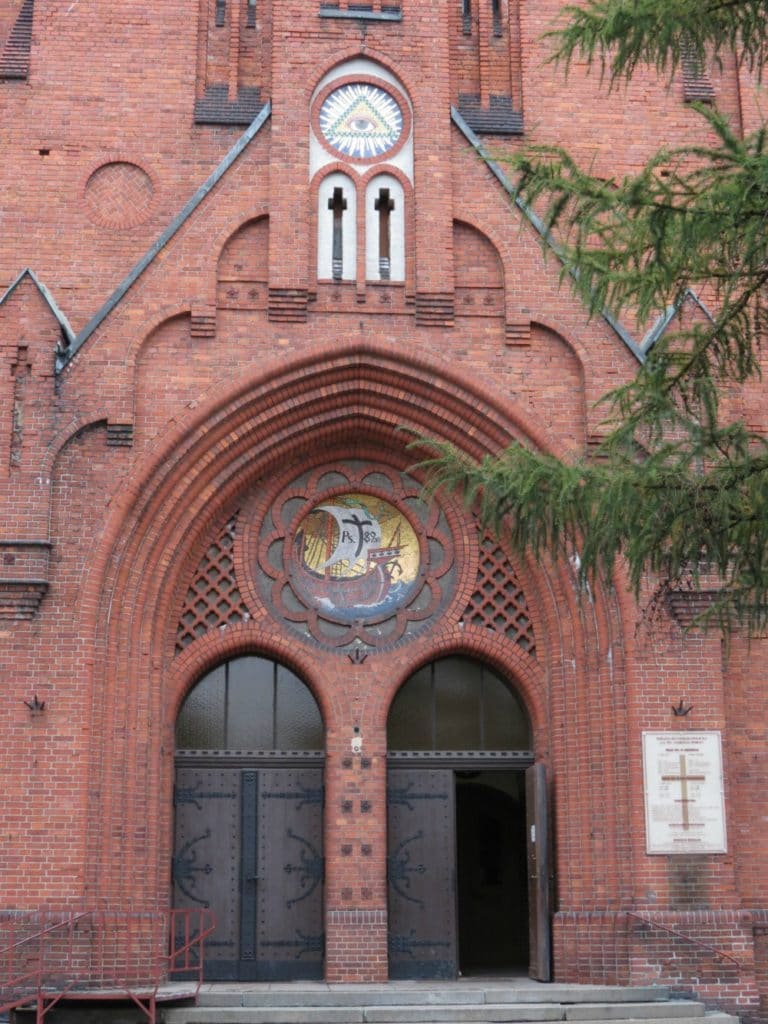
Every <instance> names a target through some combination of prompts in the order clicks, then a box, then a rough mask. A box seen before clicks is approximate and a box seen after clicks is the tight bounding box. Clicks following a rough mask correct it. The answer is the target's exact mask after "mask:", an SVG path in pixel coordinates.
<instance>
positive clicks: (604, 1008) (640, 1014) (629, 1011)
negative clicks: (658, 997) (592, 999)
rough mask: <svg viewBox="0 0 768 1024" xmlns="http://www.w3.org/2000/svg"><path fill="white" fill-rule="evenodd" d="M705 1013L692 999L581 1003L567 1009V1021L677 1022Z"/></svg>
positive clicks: (701, 1005)
mask: <svg viewBox="0 0 768 1024" xmlns="http://www.w3.org/2000/svg"><path fill="white" fill-rule="evenodd" d="M705 1012H706V1010H705V1008H704V1004H703V1003H696V1002H693V1001H692V1000H690V999H677V1000H671V999H670V1000H668V1001H667V1002H663V1003H658V1002H654V1003H581V1004H579V1005H578V1006H566V1007H565V1020H577V1021H596V1020H601V1021H606V1020H626V1019H627V1017H628V1016H631V1019H632V1020H659V1019H661V1018H664V1019H665V1020H666V1019H670V1020H677V1019H679V1018H681V1017H684V1018H686V1019H687V1018H689V1017H703V1016H704V1014H705Z"/></svg>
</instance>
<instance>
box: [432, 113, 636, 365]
mask: <svg viewBox="0 0 768 1024" xmlns="http://www.w3.org/2000/svg"><path fill="white" fill-rule="evenodd" d="M451 120H452V121H453V123H454V124H455V125H456V127H457V128H458V129H459V131H460V132H461V133H462V135H463V136H464V138H465V139H466V140H467V142H468V143H469V144H470V146H472V148H473V149H474V150H475V151H476V152H477V154H478V156H480V158H481V159H482V160H483V161H484V162H485V164H486V166H487V167H488V170H489V171H490V172H491V174H493V176H494V177H495V178H496V180H497V181H498V182H499V184H500V185H501V187H502V188H503V189H504V191H505V192H506V193H507V195H508V196H509V197H510V199H512V200H513V201H514V203H515V206H517V208H518V209H519V210H520V212H521V213H522V214H523V216H524V217H525V218H526V219H527V220H528V222H529V223H530V224H531V226H532V227H533V228H534V230H535V231H536V232H537V233H538V234H539V235H541V237H542V238H543V239H544V241H545V242H546V243H547V245H548V246H549V247H550V248H551V249H552V252H553V253H554V254H555V256H557V258H558V259H559V260H561V261H562V256H561V254H560V251H559V250H558V246H557V243H556V242H555V240H554V238H553V237H552V235H551V234H550V232H549V231H547V229H546V228H545V227H544V224H543V222H542V220H541V218H540V217H538V216H537V215H536V213H534V211H533V210H532V209H531V208H530V206H528V204H527V203H526V202H525V200H523V199H522V198H521V196H520V194H519V193H518V191H517V189H516V188H515V186H514V185H513V184H512V183H511V182H510V180H509V179H508V178H507V176H506V174H505V173H504V172H503V171H502V169H501V168H500V167H499V165H498V164H497V163H496V162H495V161H494V160H492V159H491V158H490V157H489V156H488V154H487V153H486V152H485V148H484V147H483V143H482V141H481V140H480V139H479V138H478V136H477V135H476V134H475V132H473V131H472V129H471V128H470V127H469V125H468V124H467V122H466V121H465V120H464V118H463V117H462V116H461V114H460V113H459V111H458V110H457V109H456V108H455V107H451ZM569 273H570V274H571V276H572V277H578V273H577V272H576V271H574V270H571V271H569ZM600 315H601V316H602V318H603V320H605V322H606V323H607V324H608V326H609V327H610V328H611V330H612V331H613V332H614V333H615V334H616V335H618V337H619V338H620V339H621V341H622V342H623V343H624V344H625V345H626V347H627V348H628V349H629V351H630V352H631V353H632V355H633V356H634V357H635V359H637V361H638V362H639V363H643V362H645V353H644V352H643V350H642V348H641V347H640V346H639V345H638V344H637V342H636V341H635V340H634V338H633V337H632V335H631V334H630V333H629V331H628V330H627V329H626V328H625V327H623V326H622V325H621V324H620V323H619V321H618V320H617V319H616V318H615V317H614V316H612V315H611V313H609V312H608V311H607V310H605V309H604V310H602V311H601V313H600Z"/></svg>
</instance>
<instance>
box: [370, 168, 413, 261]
mask: <svg viewBox="0 0 768 1024" xmlns="http://www.w3.org/2000/svg"><path fill="white" fill-rule="evenodd" d="M365 210H366V217H365V276H366V278H367V280H369V281H403V280H405V192H404V190H403V186H402V185H401V184H400V182H399V181H398V180H397V178H395V177H394V176H393V175H391V174H379V175H377V176H376V177H375V178H373V179H372V180H371V181H370V182H369V183H368V188H367V189H366V196H365Z"/></svg>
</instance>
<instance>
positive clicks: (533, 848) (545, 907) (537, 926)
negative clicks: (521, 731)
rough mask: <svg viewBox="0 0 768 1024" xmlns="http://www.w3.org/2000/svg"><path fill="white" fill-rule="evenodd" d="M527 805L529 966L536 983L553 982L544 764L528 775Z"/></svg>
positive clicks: (533, 769)
mask: <svg viewBox="0 0 768 1024" xmlns="http://www.w3.org/2000/svg"><path fill="white" fill-rule="evenodd" d="M525 806H526V817H527V844H528V908H529V927H530V967H529V970H528V973H529V974H530V976H531V977H532V978H535V979H536V980H537V981H551V980H552V938H551V935H552V931H551V910H550V885H549V875H550V867H549V822H548V816H547V774H546V769H545V768H544V765H543V764H533V765H531V767H530V768H527V769H526V772H525Z"/></svg>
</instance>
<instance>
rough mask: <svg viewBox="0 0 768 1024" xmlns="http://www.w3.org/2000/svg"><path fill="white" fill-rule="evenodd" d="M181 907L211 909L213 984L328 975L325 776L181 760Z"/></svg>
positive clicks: (309, 770)
mask: <svg viewBox="0 0 768 1024" xmlns="http://www.w3.org/2000/svg"><path fill="white" fill-rule="evenodd" d="M175 812H176V842H175V850H174V857H173V887H174V905H175V906H177V907H188V906H192V907H194V906H205V907H210V908H211V909H212V910H213V912H214V914H215V916H216V920H217V929H216V933H215V934H214V936H213V937H212V939H210V940H209V941H208V942H207V943H206V968H205V973H206V978H207V979H208V980H210V981H223V980H239V981H276V980H293V979H313V978H315V979H319V978H322V976H323V873H324V871H323V843H322V839H323V834H322V829H323V770H322V767H320V766H319V765H317V766H314V765H313V766H293V767H281V766H277V767H274V766H265V767H262V766H257V767H250V766H243V765H227V764H225V763H223V764H222V765H221V767H218V766H216V765H210V764H209V765H207V766H206V765H202V764H201V765H200V766H195V765H194V764H186V763H179V764H178V765H177V770H176V787H175Z"/></svg>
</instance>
